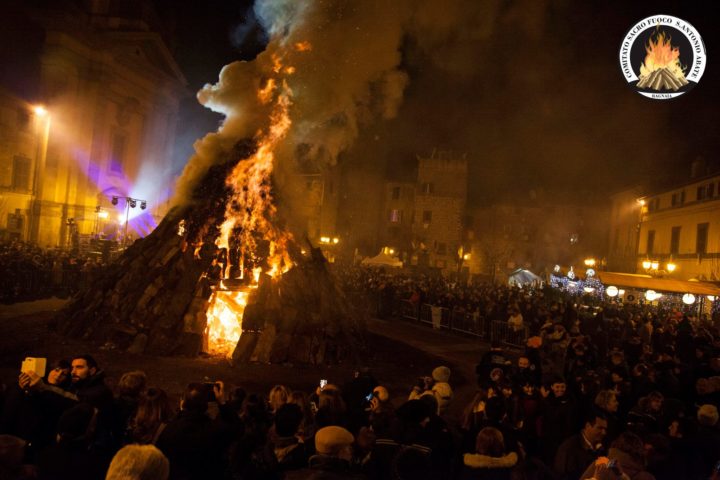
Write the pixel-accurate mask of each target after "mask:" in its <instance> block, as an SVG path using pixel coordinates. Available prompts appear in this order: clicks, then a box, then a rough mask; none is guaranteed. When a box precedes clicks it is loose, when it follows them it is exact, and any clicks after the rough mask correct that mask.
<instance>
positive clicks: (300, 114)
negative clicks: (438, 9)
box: [175, 0, 410, 202]
mask: <svg viewBox="0 0 720 480" xmlns="http://www.w3.org/2000/svg"><path fill="white" fill-rule="evenodd" d="M409 12H410V9H409V8H408V6H407V4H406V3H405V2H404V1H400V2H393V3H392V4H390V5H388V4H387V3H386V2H382V1H379V0H377V1H364V2H358V3H357V4H355V3H351V2H345V1H343V0H336V1H326V2H295V1H292V0H261V1H258V2H257V3H256V5H255V13H256V15H257V17H258V18H259V19H260V20H261V22H262V23H263V25H264V27H265V29H266V31H267V32H268V33H269V35H270V38H271V39H270V42H269V44H268V45H267V48H266V49H265V51H263V52H262V53H261V54H259V55H258V56H257V57H256V58H255V59H254V60H253V61H250V62H244V61H238V62H233V63H231V64H229V65H226V66H225V67H224V68H223V69H222V71H221V72H220V77H219V80H218V82H217V83H215V84H213V85H210V84H208V85H206V86H205V87H204V88H202V89H201V90H200V92H198V95H197V96H198V100H199V101H200V103H202V104H203V105H204V106H206V107H208V108H210V109H212V110H213V111H216V112H219V113H222V114H223V115H224V116H225V119H224V120H223V122H222V125H221V126H220V128H219V129H218V131H217V132H213V133H210V134H208V135H206V136H205V137H204V138H202V139H201V140H198V141H197V142H196V144H195V152H196V153H195V155H194V156H193V157H192V158H191V159H190V161H189V162H188V164H187V166H186V167H185V170H184V172H183V176H182V178H181V179H180V181H179V184H178V189H177V193H176V200H175V201H176V202H179V201H181V199H185V198H189V197H190V195H189V194H190V192H191V191H192V188H193V186H194V185H195V182H197V181H198V180H199V177H200V176H201V175H202V174H203V173H204V172H205V171H206V170H207V168H208V167H209V166H210V165H212V164H213V163H216V162H221V161H227V160H228V158H227V154H228V153H227V152H229V151H230V149H231V148H232V146H233V145H234V144H235V142H237V141H238V140H240V139H243V138H252V137H253V136H254V135H255V134H256V133H257V132H258V131H259V130H263V131H266V130H267V128H268V125H269V121H270V115H269V113H270V110H269V108H270V107H269V104H267V103H263V102H262V101H261V100H260V99H259V98H258V95H257V92H258V91H259V90H261V89H263V88H264V87H266V86H267V82H268V81H271V80H270V79H276V78H277V77H278V75H280V76H281V77H282V79H283V80H284V81H285V82H287V85H288V87H289V88H290V90H291V91H292V99H291V101H292V106H291V110H290V117H291V120H292V122H293V124H292V127H291V129H290V131H289V133H288V135H287V137H286V139H285V140H284V141H283V143H282V144H281V145H280V146H278V148H277V151H276V158H277V161H276V169H279V174H280V176H281V177H282V174H283V173H288V172H295V171H298V169H302V170H305V171H307V170H310V171H316V170H317V169H318V168H321V167H322V166H324V165H328V164H333V163H334V162H335V161H336V159H337V156H338V154H339V153H340V152H342V151H344V150H346V149H348V148H349V147H350V146H351V145H352V143H353V142H354V140H355V139H356V138H357V136H358V134H359V132H360V130H361V128H362V125H364V124H366V123H368V122H370V121H372V120H373V119H375V118H391V117H392V116H394V115H395V114H396V112H397V108H398V105H399V104H400V102H401V100H402V94H403V90H404V88H405V85H406V84H407V75H406V74H405V73H404V72H403V71H401V70H400V69H399V65H400V62H401V54H400V47H401V41H402V38H403V33H404V26H405V24H406V23H407V20H408V15H409ZM278 61H279V62H280V63H281V64H282V65H283V67H282V68H283V69H284V70H283V71H281V72H279V73H278V71H276V69H277V65H278ZM288 67H289V68H291V69H292V70H288V69H287V68H288ZM273 81H274V80H273ZM286 178H287V176H286ZM281 183H282V180H281Z"/></svg>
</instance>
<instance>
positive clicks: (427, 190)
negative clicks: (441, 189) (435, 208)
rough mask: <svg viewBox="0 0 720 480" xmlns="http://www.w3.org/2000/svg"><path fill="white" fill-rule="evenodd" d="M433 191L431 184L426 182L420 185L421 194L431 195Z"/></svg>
mask: <svg viewBox="0 0 720 480" xmlns="http://www.w3.org/2000/svg"><path fill="white" fill-rule="evenodd" d="M434 191H435V187H434V186H433V184H432V183H430V182H427V183H423V184H422V193H423V194H424V195H432V193H433V192H434Z"/></svg>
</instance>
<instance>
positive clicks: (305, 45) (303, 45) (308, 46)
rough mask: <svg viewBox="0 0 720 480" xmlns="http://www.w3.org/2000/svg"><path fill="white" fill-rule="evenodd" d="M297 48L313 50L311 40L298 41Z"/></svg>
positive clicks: (307, 50) (302, 50)
mask: <svg viewBox="0 0 720 480" xmlns="http://www.w3.org/2000/svg"><path fill="white" fill-rule="evenodd" d="M295 50H297V51H298V52H309V51H310V50H312V44H311V43H310V42H307V41H306V42H297V43H296V44H295Z"/></svg>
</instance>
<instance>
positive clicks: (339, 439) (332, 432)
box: [315, 425, 355, 455]
mask: <svg viewBox="0 0 720 480" xmlns="http://www.w3.org/2000/svg"><path fill="white" fill-rule="evenodd" d="M354 441H355V437H353V434H352V433H350V432H348V431H347V430H345V429H344V428H342V427H338V426H335V425H331V426H329V427H323V428H321V429H320V430H318V431H317V433H316V434H315V450H317V452H318V453H319V454H322V455H334V454H336V453H337V452H338V451H339V450H340V449H341V448H342V447H346V446H348V445H352V444H353V442H354Z"/></svg>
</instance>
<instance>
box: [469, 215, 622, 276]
mask: <svg viewBox="0 0 720 480" xmlns="http://www.w3.org/2000/svg"><path fill="white" fill-rule="evenodd" d="M607 217H608V214H607V211H606V209H605V208H603V207H598V206H594V205H578V204H565V203H554V202H547V201H534V202H529V203H526V204H522V203H519V202H518V203H500V204H496V205H492V206H489V207H484V208H478V209H474V210H473V211H471V212H470V214H469V218H470V219H471V220H470V222H469V225H470V226H469V228H468V230H467V234H468V240H469V243H470V245H471V249H472V250H471V252H472V257H471V261H470V270H471V272H473V273H480V274H483V275H485V276H488V277H495V278H497V277H498V276H499V275H502V274H505V273H508V272H510V271H512V270H514V269H517V268H526V269H530V270H532V271H534V272H535V273H538V274H539V273H547V272H550V271H552V269H553V267H554V266H555V265H561V266H563V267H564V268H569V267H570V266H574V267H575V268H579V267H581V266H582V265H583V261H584V259H586V258H589V257H593V258H597V259H598V260H599V259H601V258H602V257H603V256H604V252H605V251H606V239H607V224H608V221H607Z"/></svg>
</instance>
